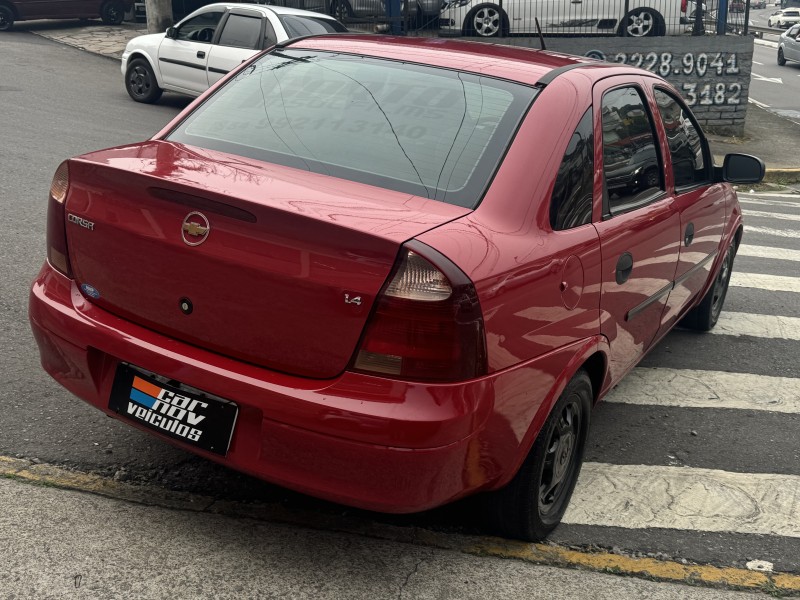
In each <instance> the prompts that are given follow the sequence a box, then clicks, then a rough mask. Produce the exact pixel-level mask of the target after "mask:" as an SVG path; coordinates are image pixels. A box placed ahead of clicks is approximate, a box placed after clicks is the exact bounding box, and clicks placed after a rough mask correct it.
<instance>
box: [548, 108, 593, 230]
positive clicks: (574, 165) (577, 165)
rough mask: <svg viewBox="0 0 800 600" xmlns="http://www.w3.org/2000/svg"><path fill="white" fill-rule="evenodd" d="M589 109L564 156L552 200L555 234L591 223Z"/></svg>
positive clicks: (551, 207) (591, 191)
mask: <svg viewBox="0 0 800 600" xmlns="http://www.w3.org/2000/svg"><path fill="white" fill-rule="evenodd" d="M593 133H594V132H593V127H592V109H591V108H589V110H587V111H586V112H585V113H584V115H583V117H582V118H581V122H580V123H578V127H577V128H576V129H575V132H574V133H573V134H572V138H571V139H570V141H569V145H568V146H567V151H566V152H565V153H564V159H563V160H562V161H561V166H560V167H559V168H558V175H556V183H555V186H554V187H553V196H552V197H551V199H550V225H551V226H552V227H553V229H554V230H555V231H562V230H564V229H572V228H573V227H578V226H580V225H585V224H587V223H591V221H592V195H593V189H594V143H593V141H594V135H593Z"/></svg>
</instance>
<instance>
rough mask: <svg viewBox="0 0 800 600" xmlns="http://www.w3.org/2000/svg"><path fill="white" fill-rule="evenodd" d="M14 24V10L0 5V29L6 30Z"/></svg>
mask: <svg viewBox="0 0 800 600" xmlns="http://www.w3.org/2000/svg"><path fill="white" fill-rule="evenodd" d="M13 26H14V11H13V10H11V9H10V8H9V7H8V6H3V5H0V31H8V30H9V29H11V28H12V27H13Z"/></svg>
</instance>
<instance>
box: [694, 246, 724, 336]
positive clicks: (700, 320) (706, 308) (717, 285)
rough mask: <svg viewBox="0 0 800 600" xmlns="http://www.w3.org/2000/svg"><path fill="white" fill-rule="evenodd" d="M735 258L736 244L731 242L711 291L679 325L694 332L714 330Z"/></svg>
mask: <svg viewBox="0 0 800 600" xmlns="http://www.w3.org/2000/svg"><path fill="white" fill-rule="evenodd" d="M735 257H736V242H733V243H732V244H731V245H730V246H729V247H728V250H727V251H726V252H725V258H724V259H723V260H722V265H721V266H720V269H719V273H717V277H716V279H715V280H714V283H713V284H712V285H711V289H709V290H708V292H706V295H705V297H704V298H703V300H702V301H701V302H700V304H698V305H697V306H695V307H694V308H693V309H692V310H690V311H689V312H688V313H687V314H686V316H685V317H684V318H683V320H682V321H681V325H682V326H683V327H686V328H688V329H694V330H695V331H710V330H712V329H713V328H714V325H716V324H717V321H718V320H719V315H720V313H721V312H722V306H723V304H725V296H726V295H727V294H728V284H729V283H730V280H731V273H732V272H733V259H734V258H735Z"/></svg>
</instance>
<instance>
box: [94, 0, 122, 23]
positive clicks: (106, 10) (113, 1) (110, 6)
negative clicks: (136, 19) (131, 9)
mask: <svg viewBox="0 0 800 600" xmlns="http://www.w3.org/2000/svg"><path fill="white" fill-rule="evenodd" d="M100 18H101V19H102V20H103V23H105V24H106V25H119V24H120V23H122V19H124V18H125V5H124V4H123V3H122V2H121V1H120V0H108V2H105V3H103V6H101V7H100Z"/></svg>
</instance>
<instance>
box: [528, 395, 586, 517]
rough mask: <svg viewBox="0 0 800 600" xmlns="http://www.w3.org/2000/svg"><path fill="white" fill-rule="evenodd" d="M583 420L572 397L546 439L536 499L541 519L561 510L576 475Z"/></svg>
mask: <svg viewBox="0 0 800 600" xmlns="http://www.w3.org/2000/svg"><path fill="white" fill-rule="evenodd" d="M582 421H583V414H582V411H581V405H580V399H579V398H577V397H576V396H573V397H572V398H570V401H569V402H568V403H567V404H566V405H565V406H564V408H563V409H562V410H561V414H559V416H558V421H557V422H556V424H555V427H553V430H552V431H551V432H550V437H549V439H548V440H547V446H546V447H547V450H546V451H545V457H544V464H543V466H542V475H541V478H540V481H539V490H538V499H537V500H538V505H539V514H540V515H541V516H542V517H545V516H547V515H549V514H550V513H553V512H555V513H557V512H558V511H559V510H560V508H561V504H562V503H563V500H564V497H565V494H566V492H567V491H568V489H569V487H570V482H571V481H572V479H573V478H574V476H575V468H576V466H577V462H578V454H579V452H578V446H579V444H580V433H581V427H582Z"/></svg>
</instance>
